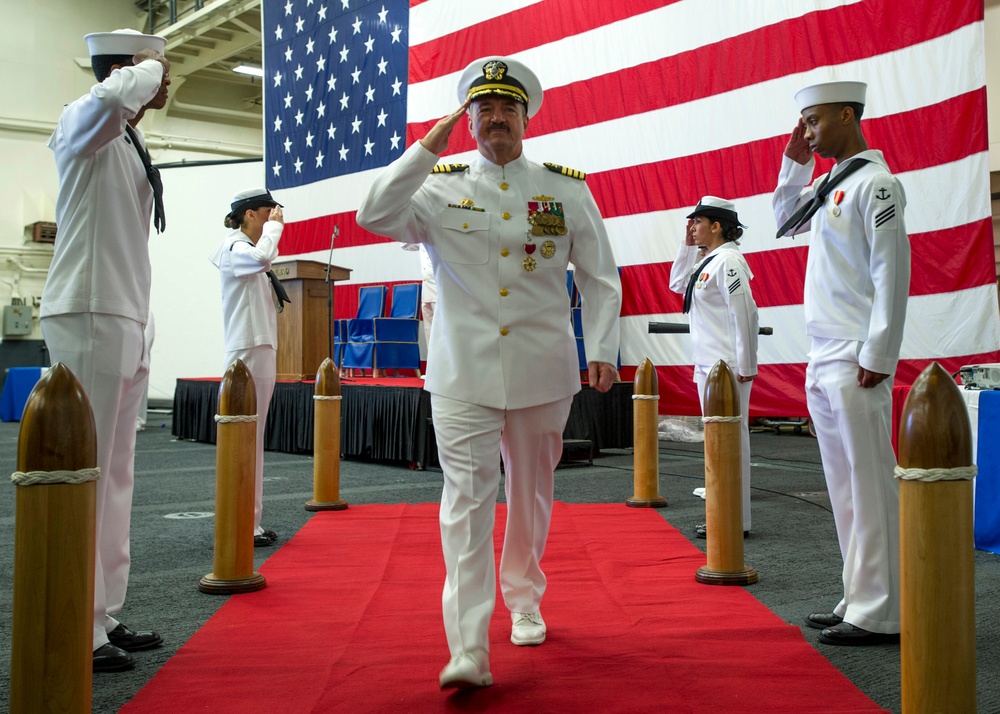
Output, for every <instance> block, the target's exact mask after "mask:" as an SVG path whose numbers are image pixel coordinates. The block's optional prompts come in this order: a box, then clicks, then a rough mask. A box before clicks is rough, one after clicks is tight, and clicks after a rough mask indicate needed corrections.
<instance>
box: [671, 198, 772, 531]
mask: <svg viewBox="0 0 1000 714" xmlns="http://www.w3.org/2000/svg"><path fill="white" fill-rule="evenodd" d="M745 227H746V226H744V225H743V224H741V223H740V220H739V216H738V215H737V213H736V206H734V205H733V204H732V202H730V201H727V200H725V199H722V198H717V197H716V196H705V197H704V198H702V199H701V200H700V201H699V202H698V205H697V206H695V209H694V211H692V212H691V213H690V214H688V226H687V231H686V232H685V236H684V242H683V243H682V244H681V246H680V250H679V251H678V253H677V257H676V258H675V259H674V264H673V266H672V267H671V269H670V289H671V290H673V291H674V292H675V293H680V294H681V295H684V296H685V300H684V311H685V312H688V313H689V314H690V325H691V344H692V345H693V347H694V355H693V361H694V381H695V383H696V384H697V385H698V400H699V401H700V403H701V406H702V411H703V412H704V406H705V380H706V379H707V378H708V373H709V372H710V371H711V370H712V367H714V366H715V363H716V362H718V361H719V360H723V361H725V363H726V364H727V365H728V366H729V368H730V369H731V370H733V372H734V373H735V374H736V379H737V386H738V387H739V393H740V416H742V417H743V428H742V430H741V432H740V451H741V457H742V458H741V464H742V468H741V476H742V479H741V484H742V497H743V528H742V530H743V532H744V534H745V535H746V534H749V532H750V527H751V522H750V428H749V424H750V417H749V411H750V388H751V387H752V386H753V379H754V377H756V376H757V333H758V330H759V321H758V316H757V303H755V302H754V299H753V294H752V292H751V291H750V280H751V279H752V278H753V273H751V272H750V266H748V265H747V261H746V258H744V257H743V254H742V253H740V250H739V248H738V243H737V241H738V240H739V239H740V237H741V236H742V235H743V229H744V228H745ZM695 532H696V534H697V535H698V536H699V537H701V538H704V537H705V533H706V528H705V525H704V524H702V525H700V526H698V527H697V528H696V529H695Z"/></svg>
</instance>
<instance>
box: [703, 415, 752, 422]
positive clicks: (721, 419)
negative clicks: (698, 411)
mask: <svg viewBox="0 0 1000 714" xmlns="http://www.w3.org/2000/svg"><path fill="white" fill-rule="evenodd" d="M741 421H743V417H741V416H707V417H702V418H701V423H702V424H712V423H720V424H735V423H737V422H741Z"/></svg>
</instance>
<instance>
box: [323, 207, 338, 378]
mask: <svg viewBox="0 0 1000 714" xmlns="http://www.w3.org/2000/svg"><path fill="white" fill-rule="evenodd" d="M339 235H340V226H334V227H333V235H332V236H330V257H329V258H328V259H327V261H326V336H327V341H328V342H329V345H330V353H329V354H330V358H331V359H333V362H334V364H336V365H337V370H338V371H339V370H340V360H339V359H337V358H336V357H335V356H334V354H333V281H332V280H330V273H331V272H332V271H333V242H334V241H335V240H336V239H337V236H339Z"/></svg>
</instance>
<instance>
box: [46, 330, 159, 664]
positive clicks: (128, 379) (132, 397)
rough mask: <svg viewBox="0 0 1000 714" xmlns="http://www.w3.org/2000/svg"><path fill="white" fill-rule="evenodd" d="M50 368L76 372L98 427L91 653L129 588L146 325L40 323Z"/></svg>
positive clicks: (113, 625)
mask: <svg viewBox="0 0 1000 714" xmlns="http://www.w3.org/2000/svg"><path fill="white" fill-rule="evenodd" d="M42 334H43V335H44V337H45V343H46V345H47V347H48V350H49V356H50V359H51V362H52V364H53V365H55V364H56V363H57V362H61V363H62V364H64V365H65V366H66V367H68V368H69V369H70V371H72V372H73V374H74V375H75V376H76V378H77V379H78V380H80V383H81V384H82V385H83V389H84V391H85V392H86V393H87V396H88V397H89V398H90V405H91V407H92V408H93V410H94V424H95V426H96V428H97V465H98V466H99V467H100V468H101V478H99V479H98V480H97V508H96V525H97V529H96V538H97V540H96V553H95V558H94V649H95V650H96V649H97V648H99V647H101V646H103V645H105V644H107V642H108V634H107V633H108V632H111V631H112V630H113V629H115V628H116V627H117V626H118V621H117V620H116V619H115V618H114V617H113V615H117V614H118V613H119V612H121V609H122V605H124V604H125V591H126V590H127V589H128V575H129V566H130V564H131V559H130V556H129V529H130V527H131V520H132V489H133V484H134V467H135V420H136V416H137V415H138V413H139V402H140V401H141V400H142V395H143V393H144V392H145V391H146V383H147V381H148V379H149V351H148V350H147V349H146V346H145V340H144V338H143V326H142V325H141V324H139V323H138V322H136V321H135V320H130V319H128V318H126V317H119V316H116V315H105V314H99V313H72V314H66V315H54V316H50V317H46V318H44V319H42Z"/></svg>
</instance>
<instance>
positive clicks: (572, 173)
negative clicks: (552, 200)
mask: <svg viewBox="0 0 1000 714" xmlns="http://www.w3.org/2000/svg"><path fill="white" fill-rule="evenodd" d="M545 168H547V169H548V170H549V171H555V172H556V173H557V174H562V175H563V176H569V177H570V178H575V179H579V180H580V181H584V180H586V178H587V174H585V173H584V172H583V171H577V170H576V169H571V168H567V167H565V166H560V165H559V164H552V163H549V162H546V163H545Z"/></svg>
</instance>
